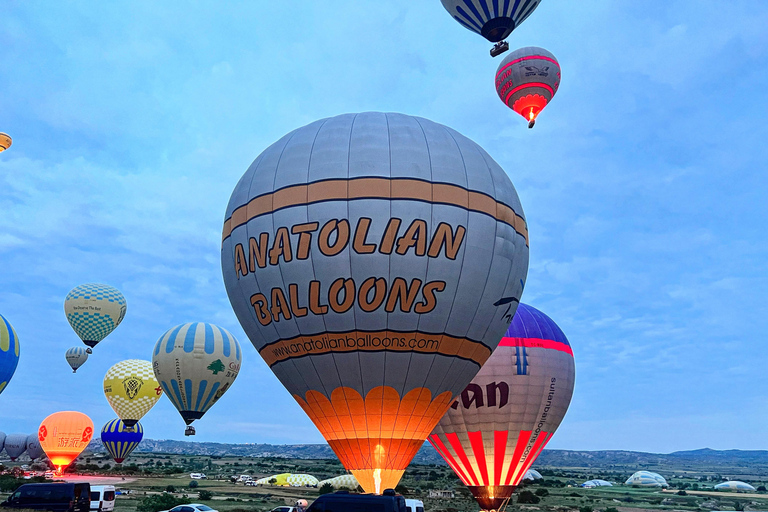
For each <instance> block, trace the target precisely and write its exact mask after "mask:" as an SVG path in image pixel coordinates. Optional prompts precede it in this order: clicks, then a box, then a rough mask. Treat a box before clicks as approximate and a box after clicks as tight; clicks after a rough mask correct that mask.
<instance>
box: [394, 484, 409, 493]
mask: <svg viewBox="0 0 768 512" xmlns="http://www.w3.org/2000/svg"><path fill="white" fill-rule="evenodd" d="M395 492H396V493H398V494H402V495H403V496H405V495H406V494H408V488H407V487H406V486H404V485H403V484H397V486H396V487H395Z"/></svg>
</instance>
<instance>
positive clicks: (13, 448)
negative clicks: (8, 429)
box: [5, 434, 27, 460]
mask: <svg viewBox="0 0 768 512" xmlns="http://www.w3.org/2000/svg"><path fill="white" fill-rule="evenodd" d="M26 450H27V434H8V435H7V436H6V437H5V453H7V454H8V456H9V457H10V458H11V460H16V459H18V458H19V456H21V454H22V453H24V452H25V451H26Z"/></svg>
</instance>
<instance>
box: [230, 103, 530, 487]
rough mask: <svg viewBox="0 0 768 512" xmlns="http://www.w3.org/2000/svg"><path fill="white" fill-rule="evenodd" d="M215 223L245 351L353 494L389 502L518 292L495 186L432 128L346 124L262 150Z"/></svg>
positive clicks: (505, 205)
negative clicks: (307, 423) (327, 449)
mask: <svg viewBox="0 0 768 512" xmlns="http://www.w3.org/2000/svg"><path fill="white" fill-rule="evenodd" d="M225 218H226V221H225V224H224V235H223V242H222V269H223V274H224V282H225V284H226V287H227V293H228V294H229V299H230V302H231V303H232V307H233V309H234V310H235V313H236V314H237V317H238V319H239V321H240V323H241V325H242V326H243V329H244V330H245V332H246V334H247V335H248V337H249V338H250V340H251V342H252V343H253V345H254V347H256V349H257V350H258V351H259V353H260V354H261V356H262V357H263V358H264V360H265V361H266V362H267V364H268V365H269V366H270V368H271V369H272V371H273V372H274V373H275V375H276V376H277V377H278V378H279V379H280V381H281V382H282V383H283V384H284V385H285V387H286V388H287V389H288V391H289V392H290V393H291V394H292V395H293V397H294V398H295V399H296V401H297V402H298V403H299V404H300V405H301V407H302V408H303V409H304V411H305V412H306V413H307V414H308V415H309V417H310V418H311V419H312V421H313V422H314V423H315V425H316V426H317V427H318V429H319V430H320V432H321V433H322V434H323V436H324V437H325V439H326V440H327V441H328V443H329V444H330V446H331V447H332V448H333V450H334V452H335V453H336V455H337V456H338V457H339V459H340V460H341V462H342V463H343V464H344V466H345V467H346V468H347V469H348V470H350V471H351V472H352V473H353V474H354V475H355V477H356V478H357V480H358V482H359V483H360V484H361V485H362V487H363V488H364V489H365V490H366V491H367V492H380V491H382V490H384V489H386V488H394V487H395V485H396V484H397V482H398V481H399V479H400V477H401V476H402V474H403V471H404V470H405V468H406V467H407V466H408V463H409V462H410V460H411V459H412V458H413V456H414V455H415V453H416V452H417V451H418V449H419V448H420V447H421V446H422V444H423V442H424V440H425V439H426V437H427V435H428V434H429V432H430V430H431V429H432V428H433V427H434V425H435V424H436V423H437V421H438V420H439V419H440V417H441V416H442V415H443V414H444V412H445V410H446V409H447V407H448V406H449V404H450V402H451V401H452V398H453V396H454V395H455V394H456V393H458V392H460V391H461V390H462V389H463V388H464V386H466V385H467V384H468V383H469V381H470V380H471V379H472V377H473V376H474V375H475V373H477V371H478V369H479V368H480V367H481V365H482V364H483V363H484V362H485V360H486V359H487V358H488V357H489V356H490V354H491V351H492V350H493V348H494V347H495V346H496V344H498V342H499V339H500V338H501V336H502V334H503V333H504V330H505V329H506V327H507V326H508V325H509V321H510V318H511V315H512V314H514V311H515V308H516V306H517V301H518V300H519V297H520V294H521V293H522V288H523V280H524V279H525V277H526V273H527V269H528V245H527V244H528V238H527V237H528V232H527V227H526V223H525V219H524V217H523V212H522V207H521V205H520V201H519V199H518V197H517V193H516V192H515V189H514V187H513V185H512V183H511V182H510V180H509V178H508V177H507V175H506V173H505V172H504V171H503V170H502V169H501V168H500V167H499V166H498V164H496V163H495V162H494V161H493V159H492V158H491V157H490V156H489V155H488V154H487V153H486V152H485V151H484V150H483V149H482V148H481V147H480V146H478V145H477V144H475V143H474V142H472V141H471V140H469V139H467V138H466V137H464V136H462V135H461V134H459V133H458V132H456V131H454V130H451V129H450V128H447V127H445V126H442V125H439V124H437V123H433V122H432V121H429V120H426V119H422V118H417V117H411V116H407V115H402V114H383V113H377V112H367V113H362V114H346V115H341V116H337V117H333V118H329V119H323V120H320V121H317V122H315V123H312V124H310V125H307V126H305V127H303V128H299V129H298V130H295V131H294V132H291V133H290V134H288V135H286V136H285V137H283V138H282V139H281V140H279V141H278V142H276V143H275V144H273V145H272V146H270V147H269V148H267V149H266V150H265V151H264V152H263V153H262V154H261V155H260V156H259V157H258V158H257V159H256V160H255V161H254V163H253V164H252V165H251V167H250V168H249V169H248V171H247V172H246V173H245V175H244V176H243V177H242V179H241V180H240V182H239V183H238V185H237V187H236V188H235V190H234V192H233V194H232V197H231V199H230V203H229V206H228V208H227V212H226V217H225ZM497 276H505V277H504V278H503V279H499V278H498V277H497Z"/></svg>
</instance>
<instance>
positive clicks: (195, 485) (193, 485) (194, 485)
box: [189, 480, 200, 489]
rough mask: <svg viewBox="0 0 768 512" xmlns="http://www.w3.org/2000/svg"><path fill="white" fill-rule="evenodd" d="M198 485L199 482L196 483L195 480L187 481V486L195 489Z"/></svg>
mask: <svg viewBox="0 0 768 512" xmlns="http://www.w3.org/2000/svg"><path fill="white" fill-rule="evenodd" d="M198 485H200V484H198V483H197V480H192V481H191V482H189V488H190V489H197V486H198Z"/></svg>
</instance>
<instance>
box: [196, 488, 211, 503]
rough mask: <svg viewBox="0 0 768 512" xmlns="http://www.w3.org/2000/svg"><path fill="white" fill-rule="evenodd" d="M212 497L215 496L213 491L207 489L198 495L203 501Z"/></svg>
mask: <svg viewBox="0 0 768 512" xmlns="http://www.w3.org/2000/svg"><path fill="white" fill-rule="evenodd" d="M212 498H213V493H212V492H211V491H206V490H205V489H203V490H202V491H200V493H199V495H198V499H200V500H203V501H210V500H211V499H212Z"/></svg>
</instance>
